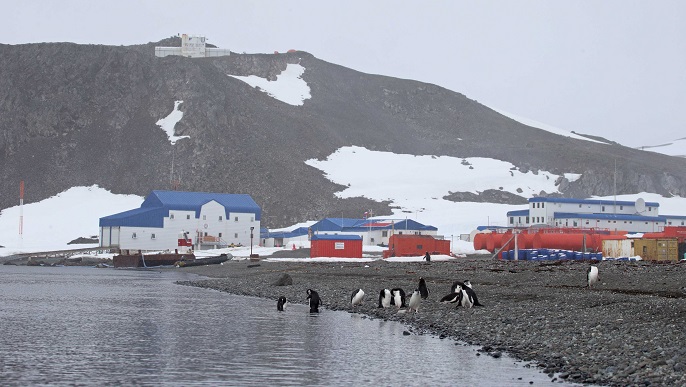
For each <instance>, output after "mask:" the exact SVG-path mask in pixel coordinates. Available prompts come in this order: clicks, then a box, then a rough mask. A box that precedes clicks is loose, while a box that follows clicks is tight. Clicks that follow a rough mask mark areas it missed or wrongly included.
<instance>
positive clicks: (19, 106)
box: [0, 40, 686, 227]
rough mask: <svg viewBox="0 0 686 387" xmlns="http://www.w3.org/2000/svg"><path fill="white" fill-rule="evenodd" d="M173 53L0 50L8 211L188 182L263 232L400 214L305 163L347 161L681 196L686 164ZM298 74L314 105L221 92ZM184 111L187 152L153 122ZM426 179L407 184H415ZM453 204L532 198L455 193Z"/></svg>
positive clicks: (413, 88) (370, 79) (435, 103)
mask: <svg viewBox="0 0 686 387" xmlns="http://www.w3.org/2000/svg"><path fill="white" fill-rule="evenodd" d="M175 43H177V42H176V41H174V40H171V41H170V40H167V41H164V42H158V43H149V44H144V45H136V46H127V47H124V46H103V45H77V44H71V43H44V44H26V45H0V179H2V181H3V184H2V185H1V186H0V209H2V208H7V207H10V206H13V205H16V204H17V203H18V191H19V189H18V186H19V181H20V180H24V181H25V182H26V196H25V203H30V202H34V201H39V200H42V199H44V198H46V197H49V196H52V195H54V194H57V193H59V192H61V191H63V190H65V189H67V188H69V187H72V186H88V185H92V184H98V185H100V186H101V187H104V188H106V189H108V190H110V191H112V192H114V193H131V194H137V195H141V196H145V195H147V194H148V193H149V192H150V191H151V190H153V189H170V181H171V180H173V179H174V180H175V179H176V178H178V179H179V180H180V185H179V186H178V189H180V190H192V191H217V192H232V193H247V194H250V195H251V196H252V197H253V198H254V199H255V200H256V201H257V203H258V204H260V205H261V206H262V208H263V224H264V225H266V226H269V227H280V226H285V225H290V224H293V223H296V222H299V221H303V220H307V219H317V218H321V217H325V216H330V215H333V214H335V215H337V216H340V215H343V216H351V217H357V216H359V213H360V208H365V209H367V208H371V209H373V211H374V213H375V214H390V209H389V208H388V204H387V203H376V202H371V201H369V200H367V199H364V198H354V199H345V200H343V199H338V198H336V197H335V195H334V194H335V192H337V191H340V190H341V189H342V188H343V187H342V186H338V185H336V184H333V183H332V182H330V181H329V180H327V179H326V177H324V176H323V175H322V172H321V171H319V170H317V169H315V168H313V167H310V166H308V165H306V164H305V163H304V161H305V160H308V159H312V158H319V159H323V158H326V157H327V156H329V155H330V154H331V153H332V152H334V151H335V150H336V149H338V148H340V147H342V146H349V145H357V146H362V147H366V148H368V149H372V150H381V151H390V152H395V153H409V154H416V155H423V154H430V155H447V156H455V157H475V156H480V157H491V158H496V159H500V160H505V161H508V162H511V163H513V164H514V165H515V166H517V167H518V168H519V169H520V170H522V171H529V170H534V171H536V170H548V171H550V172H554V173H557V174H562V173H567V172H571V173H580V174H582V177H581V178H580V179H579V180H577V181H575V182H571V183H570V182H568V181H566V180H564V179H562V180H561V181H559V187H560V191H561V192H563V195H565V196H570V197H571V196H575V197H587V196H590V195H611V194H613V192H614V183H613V182H614V176H615V175H614V173H615V162H616V166H617V167H616V168H617V174H616V177H617V187H616V188H617V194H622V193H636V192H641V191H645V192H656V193H659V194H663V195H672V194H676V195H680V196H686V159H683V158H677V157H670V156H665V155H660V154H656V153H651V152H644V151H640V150H636V149H631V148H628V147H624V146H621V145H618V144H613V143H609V142H608V143H609V144H601V143H597V142H591V141H582V140H577V139H573V138H569V137H562V136H558V135H555V134H552V133H550V132H546V131H543V130H539V129H536V128H532V127H529V126H526V125H523V124H520V123H518V122H516V121H513V120H512V119H510V118H508V117H505V116H503V115H501V114H499V113H497V112H495V111H493V110H491V109H489V108H488V107H486V106H483V105H481V104H479V103H478V102H476V101H474V100H471V99H469V98H467V97H465V96H464V95H462V94H460V93H456V92H453V91H450V90H447V89H445V88H442V87H440V86H436V85H432V84H427V83H422V82H418V81H412V80H404V79H397V78H391V77H385V76H381V75H371V74H365V73H361V72H358V71H355V70H351V69H349V68H345V67H342V66H338V65H336V64H332V63H328V62H325V61H323V60H320V59H317V58H316V57H314V56H313V55H311V54H309V53H306V52H293V53H287V54H234V55H231V56H228V57H217V58H200V59H189V58H183V57H177V56H170V57H165V58H156V57H155V56H154V47H155V46H156V45H170V44H175ZM289 63H293V64H295V63H298V64H300V65H302V66H303V67H304V68H305V69H306V71H305V73H304V74H303V79H304V80H305V81H306V82H307V84H308V85H309V87H310V89H311V98H310V99H307V100H306V101H305V102H304V105H302V106H293V105H289V104H286V103H283V102H281V101H279V100H277V99H274V98H272V97H270V96H268V95H267V94H265V93H263V92H261V91H259V90H257V89H255V88H252V87H251V86H249V85H248V84H246V83H245V82H243V81H241V80H238V79H235V78H233V77H230V76H227V74H232V75H241V76H247V75H256V76H259V77H264V78H268V79H272V80H273V79H276V76H277V75H278V74H280V73H281V72H282V71H283V70H284V69H286V66H287V64H289ZM177 100H183V101H184V102H183V104H181V106H180V110H182V111H183V113H184V115H183V119H182V120H181V121H180V122H179V123H178V124H177V126H176V134H177V135H188V136H190V138H189V139H184V140H183V141H179V142H177V143H176V144H175V145H172V144H171V143H170V141H169V140H168V138H167V137H166V135H165V133H164V132H163V131H162V130H160V128H159V127H158V126H157V125H156V122H157V121H158V120H159V119H161V118H163V117H165V116H167V115H168V114H169V113H170V112H171V111H172V110H173V107H174V101H177ZM599 114H602V112H599ZM648 129H649V128H646V130H648ZM172 163H173V165H174V177H172V175H171V166H172ZM419 172H420V171H408V179H411V178H412V174H413V173H419ZM542 194H547V193H542ZM512 196H514V195H512ZM451 200H469V201H475V200H480V201H490V200H494V202H503V201H505V202H512V203H518V202H521V200H522V198H519V197H516V196H515V197H508V195H499V194H498V193H497V192H495V193H493V192H487V193H485V196H483V197H480V198H476V199H475V198H474V194H467V193H459V192H457V193H452V194H451Z"/></svg>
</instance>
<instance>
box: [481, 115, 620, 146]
mask: <svg viewBox="0 0 686 387" xmlns="http://www.w3.org/2000/svg"><path fill="white" fill-rule="evenodd" d="M489 108H490V109H493V110H495V111H496V112H498V113H500V114H502V115H504V116H506V117H509V118H512V119H513V120H515V121H517V122H519V123H522V124H524V125H527V126H531V127H533V128H538V129H541V130H545V131H546V132H550V133H555V134H558V135H560V136H565V137H570V138H575V139H577V140H585V141H591V142H597V143H599V144H607V143H606V142H603V141H598V140H594V139H592V138H588V137H584V136H580V135H578V134H576V133H572V132H570V131H568V130H564V129H560V128H557V127H555V126H552V125H548V124H544V123H542V122H539V121H536V120H532V119H530V118H525V117H520V116H518V115H515V114H512V113H509V112H506V111H504V110H500V109H495V108H493V107H490V106H489Z"/></svg>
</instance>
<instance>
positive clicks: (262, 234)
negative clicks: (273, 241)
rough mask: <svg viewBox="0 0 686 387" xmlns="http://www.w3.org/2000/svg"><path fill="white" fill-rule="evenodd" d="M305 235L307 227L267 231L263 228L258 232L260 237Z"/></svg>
mask: <svg viewBox="0 0 686 387" xmlns="http://www.w3.org/2000/svg"><path fill="white" fill-rule="evenodd" d="M303 235H307V227H298V228H296V229H295V230H291V231H269V230H267V229H265V230H264V231H261V232H260V238H296V237H299V236H303Z"/></svg>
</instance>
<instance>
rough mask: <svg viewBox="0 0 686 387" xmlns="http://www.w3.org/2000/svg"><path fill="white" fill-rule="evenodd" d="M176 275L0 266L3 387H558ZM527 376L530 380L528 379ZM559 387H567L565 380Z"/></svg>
mask: <svg viewBox="0 0 686 387" xmlns="http://www.w3.org/2000/svg"><path fill="white" fill-rule="evenodd" d="M187 279H192V277H190V276H189V275H187V274H184V273H179V272H176V271H159V270H157V271H156V270H150V271H133V270H114V269H95V268H86V267H54V268H53V267H24V266H20V267H15V266H0V329H1V332H2V335H0V383H1V384H2V385H22V386H24V385H40V384H48V385H65V384H68V385H75V384H76V385H84V384H85V385H105V384H124V385H132V384H136V385H146V384H154V385H201V384H204V385H238V386H248V385H263V386H264V385H322V386H323V385H326V386H353V385H355V386H357V385H374V386H400V385H403V386H407V385H439V386H440V385H464V386H507V385H529V382H531V381H533V382H534V385H540V384H547V385H550V384H551V382H550V379H549V378H548V377H547V376H546V375H544V374H542V373H539V372H537V370H536V369H535V368H525V367H523V365H522V363H516V362H515V361H514V360H513V359H511V358H509V357H502V358H500V359H493V358H491V357H490V356H476V348H475V347H471V346H463V345H455V342H453V341H450V340H440V339H438V338H435V337H430V336H418V335H411V336H403V334H402V332H403V330H405V329H406V328H405V327H404V326H403V325H402V324H400V323H396V322H384V321H381V320H370V319H366V318H362V316H360V315H357V314H349V313H345V312H334V311H328V310H323V312H322V313H320V314H319V315H310V314H309V313H308V309H307V308H306V307H305V306H304V305H295V304H289V305H288V308H287V309H286V311H285V312H282V313H279V312H277V311H276V303H275V302H272V301H268V300H262V299H258V298H251V297H240V296H232V295H228V294H226V293H221V292H217V291H213V290H207V289H199V288H193V287H188V286H180V285H175V284H174V281H177V280H187ZM518 378H521V380H520V379H518ZM554 385H560V384H559V383H555V384H554Z"/></svg>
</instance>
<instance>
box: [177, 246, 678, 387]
mask: <svg viewBox="0 0 686 387" xmlns="http://www.w3.org/2000/svg"><path fill="white" fill-rule="evenodd" d="M591 264H592V263H591V262H589V261H539V262H531V261H500V260H495V259H491V258H485V257H483V256H468V257H466V258H458V259H453V260H450V261H442V262H440V261H438V262H436V261H432V262H430V263H427V262H387V261H383V260H376V261H372V262H359V263H357V262H340V263H330V262H326V263H324V262H292V261H291V262H282V261H279V260H278V259H277V258H275V259H270V260H268V261H264V260H263V261H259V262H251V261H248V260H241V261H229V262H225V263H224V264H223V265H209V266H199V267H189V268H179V269H177V270H186V271H188V272H191V273H196V274H200V275H202V276H205V277H209V278H207V279H199V280H194V281H190V282H185V283H182V284H184V285H191V286H198V287H203V288H211V289H215V290H219V291H224V292H228V293H231V294H237V295H246V296H256V297H263V298H268V299H273V300H274V310H276V300H277V298H278V297H279V296H282V295H283V296H285V297H286V298H288V300H289V302H292V303H302V304H305V303H306V296H307V295H306V290H307V289H308V288H311V289H314V290H316V291H317V292H318V293H319V295H320V296H321V298H322V301H323V304H324V305H323V307H324V309H328V310H339V311H350V312H356V313H362V314H366V315H368V316H370V317H373V318H380V319H385V320H391V321H399V322H402V323H404V324H406V325H407V327H408V331H409V332H410V333H412V334H433V335H437V336H439V337H447V338H452V339H455V340H458V341H461V342H465V343H468V344H473V345H478V346H481V347H482V348H481V351H482V352H485V353H488V354H490V355H492V356H499V355H500V354H502V353H508V354H510V355H511V356H513V357H515V358H517V359H520V360H523V361H531V362H534V364H536V365H537V366H538V367H540V368H541V370H542V371H543V372H545V373H547V374H548V376H550V377H551V381H553V382H554V381H562V380H564V381H565V382H572V383H581V384H595V385H608V386H648V385H650V386H684V385H686V372H685V371H686V345H684V344H686V293H685V292H686V290H685V288H684V286H686V263H676V262H675V263H655V262H646V261H639V262H620V261H601V262H594V263H593V264H595V265H596V266H598V268H599V276H600V281H599V282H598V283H597V284H595V285H594V287H593V288H591V289H589V288H588V287H587V284H586V270H587V269H588V267H589V265H591ZM283 274H288V275H289V276H290V277H291V278H292V282H293V283H292V285H288V286H276V285H274V283H276V282H277V280H278V279H279V278H280V277H281V276H282V275H283ZM420 277H423V278H424V279H425V281H426V283H427V287H428V289H429V292H430V294H429V297H428V298H427V299H426V300H423V301H422V304H421V306H420V307H419V313H417V314H399V313H398V310H397V309H396V308H394V307H391V308H388V309H383V308H378V307H377V306H378V297H379V291H380V290H382V289H384V288H388V289H391V288H396V287H400V288H403V289H404V290H405V292H406V293H407V295H408V299H409V295H410V294H411V293H412V291H413V290H414V289H415V288H416V287H417V284H418V282H419V278H420ZM456 280H459V281H464V280H469V281H471V283H472V285H473V288H474V290H475V291H476V293H477V295H478V298H479V301H480V302H481V303H482V304H484V306H483V307H474V308H471V309H465V308H459V307H455V306H454V304H442V303H440V302H439V300H440V299H441V297H443V296H444V295H446V294H448V293H450V286H451V285H452V283H453V282H454V281H456ZM357 288H361V289H363V290H364V292H365V293H366V298H365V302H364V303H363V304H362V305H360V306H356V307H354V308H353V307H352V306H351V305H350V296H351V293H352V291H353V290H354V289H357Z"/></svg>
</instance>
